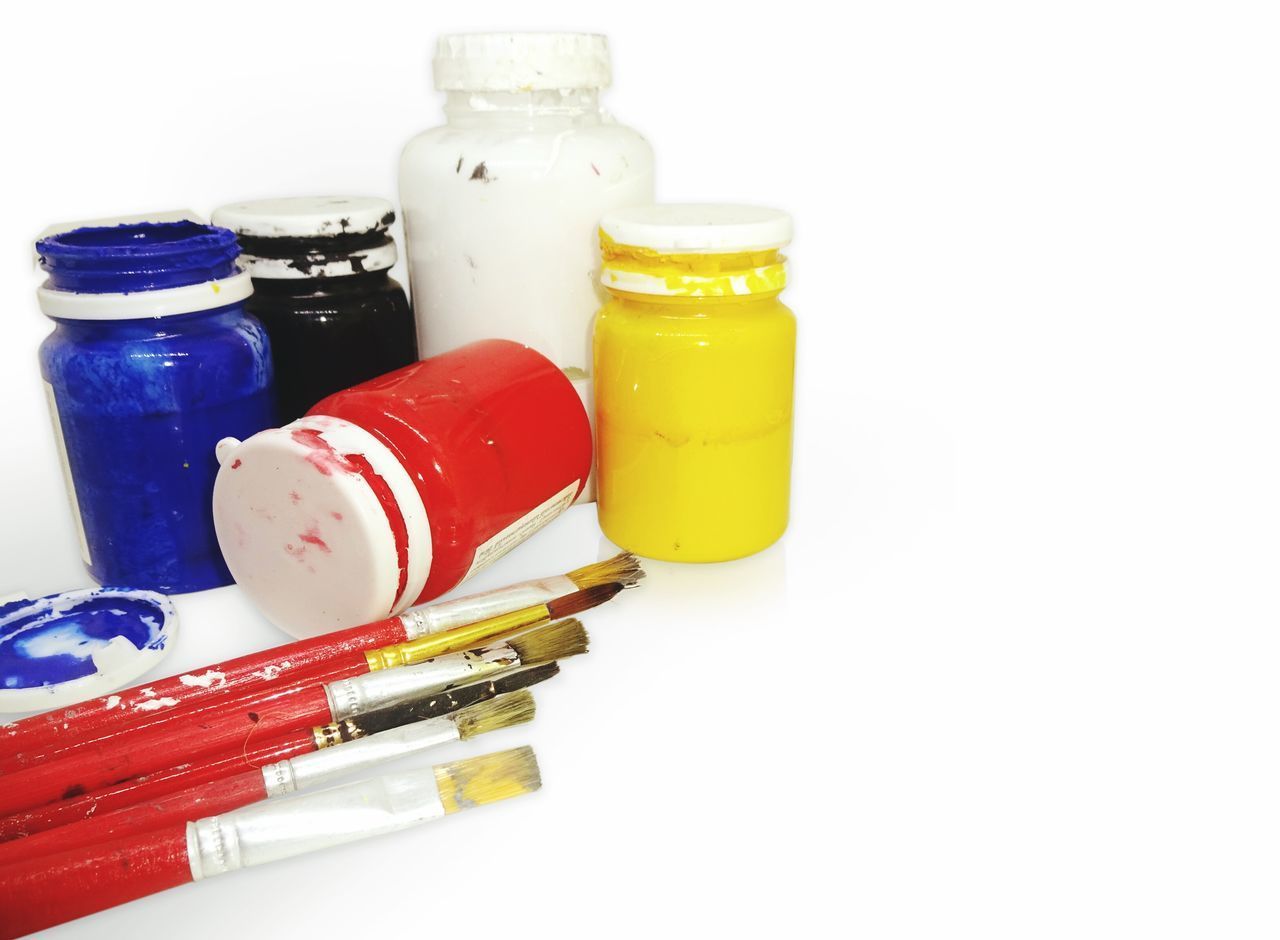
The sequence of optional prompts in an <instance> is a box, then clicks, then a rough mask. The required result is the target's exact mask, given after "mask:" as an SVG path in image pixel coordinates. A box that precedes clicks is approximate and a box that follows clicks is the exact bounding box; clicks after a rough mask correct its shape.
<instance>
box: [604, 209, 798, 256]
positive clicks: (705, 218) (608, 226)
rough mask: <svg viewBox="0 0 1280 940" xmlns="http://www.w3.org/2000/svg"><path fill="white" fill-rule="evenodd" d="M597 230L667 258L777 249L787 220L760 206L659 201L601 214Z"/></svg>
mask: <svg viewBox="0 0 1280 940" xmlns="http://www.w3.org/2000/svg"><path fill="white" fill-rule="evenodd" d="M600 230H601V231H602V232H604V233H605V234H606V235H608V236H609V237H610V238H612V239H613V240H614V241H615V242H618V243H619V244H621V245H633V246H637V247H640V248H652V249H653V250H654V251H658V252H664V253H667V254H685V253H689V254H716V253H724V252H733V251H761V250H764V249H769V248H781V247H783V246H784V245H786V244H787V243H788V242H790V241H791V236H792V225H791V216H789V215H787V214H786V213H785V212H783V211H782V210H780V209H770V208H767V207H764V206H736V205H716V204H714V203H713V204H704V203H674V204H672V203H665V204H662V205H657V206H631V207H629V208H625V209H614V210H612V211H611V212H606V213H605V214H604V215H603V216H602V217H601V219H600Z"/></svg>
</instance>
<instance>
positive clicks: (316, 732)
mask: <svg viewBox="0 0 1280 940" xmlns="http://www.w3.org/2000/svg"><path fill="white" fill-rule="evenodd" d="M311 740H312V741H314V742H315V745H316V750H317V751H321V750H324V749H325V748H326V747H333V746H334V745H335V744H341V743H342V733H341V732H340V731H339V730H338V725H337V723H336V722H335V723H333V724H328V725H316V726H315V727H314V728H312V729H311Z"/></svg>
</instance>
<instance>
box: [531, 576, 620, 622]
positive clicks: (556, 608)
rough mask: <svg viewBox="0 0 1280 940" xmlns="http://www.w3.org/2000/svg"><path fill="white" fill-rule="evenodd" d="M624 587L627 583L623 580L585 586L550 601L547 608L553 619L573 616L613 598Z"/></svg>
mask: <svg viewBox="0 0 1280 940" xmlns="http://www.w3.org/2000/svg"><path fill="white" fill-rule="evenodd" d="M623 587H625V585H624V584H623V583H622V582H621V581H610V582H609V583H607V584H597V585H595V586H594V587H589V588H583V589H582V590H581V591H575V592H574V593H572V594H566V595H565V596H564V597H557V598H556V599H555V600H553V601H550V602H548V603H547V610H548V612H549V613H550V614H551V619H552V620H558V619H559V618H561V617H572V616H573V615H574V614H580V613H582V612H583V611H584V610H590V609H591V608H592V607H599V606H600V605H601V604H603V603H604V602H605V601H608V600H612V599H613V598H614V597H616V596H617V594H618V592H619V591H621V590H622V589H623Z"/></svg>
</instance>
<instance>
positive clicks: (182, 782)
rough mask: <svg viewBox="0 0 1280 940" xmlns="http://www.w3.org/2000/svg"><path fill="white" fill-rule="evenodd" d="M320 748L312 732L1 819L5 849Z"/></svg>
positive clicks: (289, 736)
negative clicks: (7, 845)
mask: <svg viewBox="0 0 1280 940" xmlns="http://www.w3.org/2000/svg"><path fill="white" fill-rule="evenodd" d="M315 748H316V745H315V741H314V740H313V739H312V737H311V732H310V731H309V730H307V731H294V732H290V733H289V734H287V735H284V736H282V737H279V738H275V739H273V740H272V741H269V742H266V743H265V744H263V745H253V746H252V747H251V749H250V750H248V751H247V752H244V753H237V754H229V755H228V754H222V755H218V756H216V757H211V758H206V759H205V760H203V761H192V762H189V763H185V764H180V765H178V766H177V767H168V768H165V769H164V770H159V771H156V772H155V773H150V774H145V775H143V776H141V777H135V778H133V779H132V780H126V781H125V782H124V783H118V784H116V785H115V786H114V787H108V788H106V789H105V790H97V791H95V792H93V793H85V794H84V795H82V796H78V797H75V798H74V799H70V800H59V801H58V802H57V803H48V804H46V805H44V806H40V807H37V808H36V809H31V810H24V811H23V812H21V813H15V814H14V815H12V816H7V817H5V818H4V819H0V843H3V842H7V841H8V840H10V839H18V838H20V837H23V836H31V835H34V834H36V833H38V832H44V831H46V830H48V829H55V828H57V827H59V826H67V825H71V824H73V823H75V822H77V821H79V820H82V819H90V818H92V817H94V816H97V815H99V814H105V813H109V812H113V811H114V810H118V809H121V808H123V807H126V806H135V805H137V804H139V803H144V802H146V801H148V800H156V799H159V798H161V797H163V796H167V795H168V794H170V793H176V792H178V791H179V790H185V789H187V788H189V787H193V786H197V785H199V784H202V783H207V782H209V781H210V780H222V779H225V778H226V777H231V776H235V775H236V774H240V773H243V772H244V771H245V770H246V769H251V770H253V771H254V773H257V772H258V771H257V768H259V767H261V766H262V765H263V764H269V763H271V762H272V761H278V760H287V759H289V758H290V757H296V756H298V755H299V754H306V753H308V752H310V751H314V750H315ZM0 847H2V846H0Z"/></svg>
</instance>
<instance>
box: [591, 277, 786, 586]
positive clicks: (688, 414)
mask: <svg viewBox="0 0 1280 940" xmlns="http://www.w3.org/2000/svg"><path fill="white" fill-rule="evenodd" d="M595 336H596V339H595V344H596V346H595V348H596V363H595V369H596V372H595V375H596V379H595V391H596V409H597V410H596V433H597V446H598V449H599V474H598V479H597V484H596V485H597V500H598V504H599V511H600V525H601V527H602V528H603V529H604V532H605V535H607V536H608V537H609V538H610V539H611V540H612V541H614V542H616V543H617V544H618V545H621V546H622V547H624V548H627V549H629V550H631V551H633V552H636V553H637V554H640V555H644V556H646V557H649V558H658V559H663V560H667V561H694V562H707V561H726V560H728V559H732V558H740V557H742V556H745V555H750V554H753V553H754V552H758V551H760V550H761V549H763V548H766V547H768V546H769V545H771V544H773V543H774V542H775V541H777V540H778V538H780V537H781V535H782V533H783V532H784V531H785V530H786V527H787V518H788V509H789V505H790V481H791V430H792V428H791V424H792V385H793V374H794V362H795V337H796V321H795V317H794V316H793V315H792V313H791V311H790V310H789V309H787V307H786V306H784V305H783V304H782V303H781V301H779V300H778V298H777V294H768V295H764V296H756V295H753V296H750V297H725V298H719V297H653V296H646V295H640V294H626V293H622V292H619V293H618V294H616V295H615V296H614V298H613V299H612V300H610V302H609V303H608V304H606V305H605V307H604V308H603V309H602V310H601V311H600V316H599V319H598V321H597V323H596V333H595Z"/></svg>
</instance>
